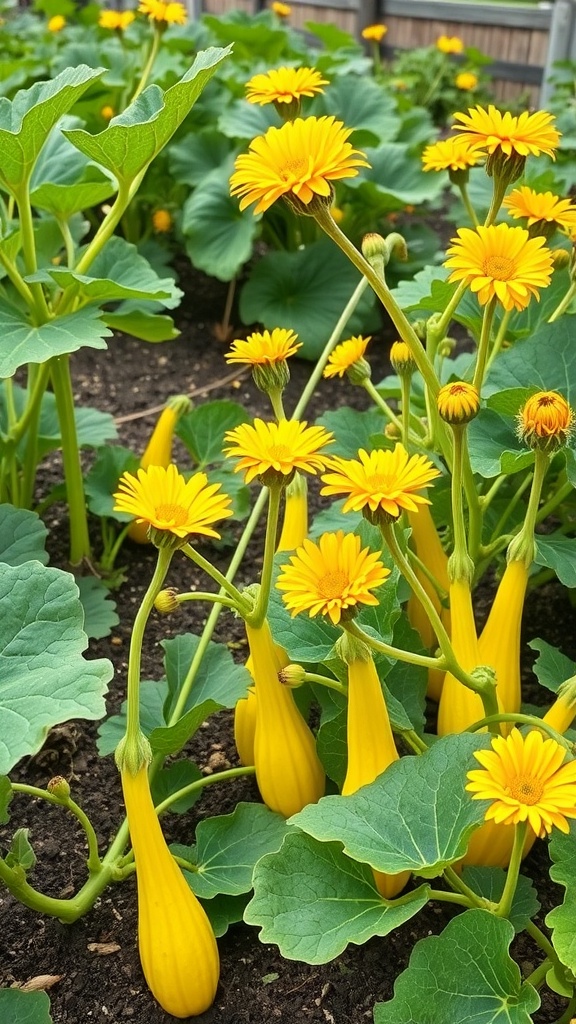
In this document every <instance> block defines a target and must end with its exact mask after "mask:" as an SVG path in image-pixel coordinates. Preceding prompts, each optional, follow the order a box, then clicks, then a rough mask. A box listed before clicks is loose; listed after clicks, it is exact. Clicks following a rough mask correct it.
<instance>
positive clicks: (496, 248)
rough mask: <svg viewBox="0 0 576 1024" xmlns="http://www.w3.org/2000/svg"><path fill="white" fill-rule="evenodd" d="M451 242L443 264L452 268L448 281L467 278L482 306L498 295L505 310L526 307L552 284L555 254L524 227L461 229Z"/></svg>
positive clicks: (506, 226)
mask: <svg viewBox="0 0 576 1024" xmlns="http://www.w3.org/2000/svg"><path fill="white" fill-rule="evenodd" d="M452 241H453V242H454V243H455V244H454V245H453V246H452V247H451V248H450V249H448V250H447V255H448V256H449V257H450V259H447V260H446V261H445V264H444V265H445V266H446V267H451V268H453V270H452V273H451V274H450V277H449V278H448V280H449V281H466V283H467V284H468V285H469V287H470V289H471V290H472V291H473V292H476V293H477V294H478V301H479V302H480V303H481V305H485V304H486V303H487V302H489V300H490V299H492V298H494V297H496V298H497V299H498V300H499V301H500V302H501V303H502V305H503V306H504V309H508V310H511V309H518V310H520V309H525V308H526V306H527V305H528V303H529V302H530V299H531V298H532V296H535V297H536V299H539V297H540V296H539V292H538V289H539V288H546V286H547V285H549V284H550V278H551V276H552V266H553V261H552V254H551V252H550V250H549V249H547V248H546V246H545V244H544V239H543V238H530V237H529V235H528V232H527V231H525V230H524V228H511V227H509V225H508V224H496V225H492V226H491V227H479V228H477V229H476V230H472V229H471V228H459V229H458V237H457V238H453V239H452Z"/></svg>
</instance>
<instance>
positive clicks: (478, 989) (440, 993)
mask: <svg viewBox="0 0 576 1024" xmlns="http://www.w3.org/2000/svg"><path fill="white" fill-rule="evenodd" d="M513 938H514V929H513V927H512V925H511V924H510V922H509V921H504V920H503V919H502V918H498V917H494V915H493V914H490V913H489V912H488V911H487V910H467V911H466V913H464V914H460V916H459V917H456V918H454V920H453V921H450V923H449V924H448V925H447V926H446V928H445V929H444V931H443V932H442V934H441V935H433V936H431V937H430V938H428V939H421V940H420V941H419V942H417V943H416V945H415V946H414V949H413V951H412V955H411V957H410V963H409V965H408V967H407V968H406V970H405V971H403V972H402V974H401V975H400V977H399V978H398V979H397V981H396V984H395V985H394V998H393V999H391V1000H389V1002H387V1003H377V1004H376V1006H375V1008H374V1024H414V1022H415V1021H418V1024H447V1021H450V1024H530V1021H531V1020H532V1016H531V1014H532V1013H533V1012H534V1011H535V1010H537V1009H538V1007H539V1006H540V998H539V996H538V993H537V992H536V990H535V989H534V988H532V986H531V985H528V984H527V983H526V982H522V977H521V975H520V968H519V967H518V964H517V963H515V962H514V960H512V957H511V956H510V953H509V952H508V950H509V946H510V943H511V942H512V939H513Z"/></svg>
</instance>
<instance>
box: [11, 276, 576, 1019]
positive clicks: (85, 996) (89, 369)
mask: <svg viewBox="0 0 576 1024" xmlns="http://www.w3.org/2000/svg"><path fill="white" fill-rule="evenodd" d="M184 286H185V287H187V299H186V303H185V305H184V307H183V308H182V310H181V311H180V312H179V314H178V317H179V323H180V327H181V329H182V335H181V337H180V338H179V339H178V340H177V341H175V342H171V343H167V344H165V345H158V346H151V345H150V346H149V345H146V344H145V343H140V342H137V341H135V340H133V339H129V338H124V337H122V338H114V339H113V340H112V342H111V343H110V347H109V352H108V353H106V354H104V353H100V352H93V351H91V350H84V351H82V352H80V353H78V354H77V355H76V356H75V357H74V362H73V365H74V380H75V395H76V400H77V401H78V402H79V403H83V404H90V405H94V406H96V407H98V408H100V409H102V410H108V411H111V412H112V413H113V414H114V415H115V416H117V417H123V416H126V415H127V414H130V413H133V412H137V411H141V410H146V409H149V408H151V407H154V406H157V405H159V404H161V403H162V402H163V401H164V400H165V399H166V398H167V397H168V396H169V395H170V394H174V393H175V392H190V391H195V390H197V389H198V388H200V387H204V386H206V385H207V384H209V383H211V382H214V381H218V380H220V379H221V378H223V377H226V376H228V370H227V368H226V365H225V363H224V360H223V352H224V350H225V348H224V345H223V344H222V343H220V342H217V341H215V340H214V338H213V335H212V333H211V329H210V327H211V324H212V322H213V321H215V320H218V319H219V318H220V316H221V313H222V310H223V307H224V301H225V294H226V288H225V286H224V285H219V284H218V283H217V282H214V281H208V280H207V279H205V278H203V277H202V276H201V275H199V274H194V275H193V277H192V276H190V280H189V281H184ZM385 336H386V332H383V333H382V336H381V337H380V338H378V339H376V343H375V344H373V346H372V363H373V369H374V377H375V379H376V380H378V379H379V378H380V377H381V376H383V375H384V373H385V372H386V371H387V361H386V349H387V347H388V346H387V344H385ZM389 340H390V338H389V337H388V341H389ZM309 371H310V367H309V366H308V365H307V364H304V363H298V361H297V362H296V365H295V368H294V371H293V383H292V385H291V386H290V391H289V395H291V396H292V395H293V396H294V401H295V400H296V398H297V396H298V395H299V394H300V391H301V388H302V386H303V384H304V382H305V381H306V379H307V376H308V373H309ZM208 397H210V398H215V397H229V398H233V399H235V400H237V401H241V402H246V404H247V405H248V407H249V409H250V410H251V411H252V412H255V413H260V414H264V415H267V410H266V406H265V404H264V400H263V396H261V395H260V394H259V393H258V392H257V391H256V389H255V387H254V386H253V385H252V382H251V381H250V380H248V379H246V378H244V379H243V380H242V382H241V383H240V385H239V386H238V382H236V383H235V384H233V383H228V384H226V385H224V386H222V387H219V388H216V389H215V390H212V391H211V392H210V394H209V396H208ZM343 404H350V405H354V406H355V407H356V408H363V407H366V405H367V399H365V396H364V392H362V391H361V390H360V389H358V388H356V389H352V388H351V386H350V385H346V384H345V383H342V382H340V381H336V382H327V381H324V382H323V383H322V385H321V386H320V387H319V389H318V394H317V395H316V396H315V399H314V401H313V403H312V406H311V408H310V410H309V418H313V417H314V416H316V415H318V414H319V413H321V412H322V411H323V410H324V409H325V408H327V407H330V406H332V407H334V406H335V405H343ZM153 419H154V417H153V416H150V417H148V418H143V419H136V420H129V421H126V422H123V423H122V424H121V427H120V440H121V443H123V444H126V445H127V446H129V447H132V448H134V449H135V450H137V451H140V450H142V448H143V446H144V442H145V438H146V435H147V433H148V430H149V427H150V425H151V424H152V422H153ZM52 519H53V524H52V525H53V530H52V533H51V538H50V542H49V543H50V550H51V555H52V564H55V565H61V566H63V567H65V550H66V539H65V529H64V525H63V523H64V516H63V514H62V512H61V514H60V519H61V520H62V522H61V523H60V525H58V515H57V514H56V515H53V516H52ZM238 529H240V528H239V527H238ZM95 543H97V537H96V533H95ZM258 551H259V547H258V544H255V546H254V549H253V555H252V557H251V559H250V562H251V571H252V573H254V571H255V566H256V568H257V563H258ZM220 557H221V559H222V566H225V565H226V559H227V555H226V552H223V553H222V555H221V556H220ZM121 562H122V563H123V564H126V573H127V582H126V583H124V585H123V586H122V587H121V588H120V590H119V591H118V592H117V593H116V594H115V597H116V600H117V602H118V612H119V615H120V622H121V625H119V626H118V627H117V628H115V629H114V631H113V635H112V636H111V637H108V638H106V639H104V640H101V641H98V642H94V643H92V644H91V652H92V655H93V656H95V657H109V658H110V659H111V660H112V661H113V662H114V664H115V666H116V675H115V678H114V680H113V682H112V684H111V687H110V695H109V710H110V711H111V712H115V711H117V710H118V708H119V705H120V703H121V701H122V699H123V697H124V695H125V673H126V664H127V653H128V645H129V639H130V632H131V623H132V621H133V618H134V614H135V612H136V608H137V607H138V603H139V600H140V597H141V595H142V593H143V591H144V589H145V588H146V586H147V584H148V582H149V579H150V576H151V573H152V567H153V563H154V553H153V551H151V550H149V549H147V548H141V547H136V546H130V545H126V546H125V548H124V550H123V552H122V556H121ZM185 580H186V581H187V582H188V583H189V582H190V567H189V563H188V562H186V560H185V559H182V560H178V559H175V562H174V563H173V569H172V570H171V575H170V579H169V582H170V583H171V584H173V585H174V586H177V587H178V586H179V584H182V585H183V584H184V582H185ZM185 589H189V586H185ZM185 609H186V610H185V612H183V615H182V617H179V618H178V619H177V620H176V621H175V620H173V619H171V618H168V619H165V618H162V619H161V618H159V617H153V618H152V620H151V622H150V624H149V629H148V630H147V634H146V640H145V649H144V652H143V676H144V677H145V678H146V677H148V678H159V677H160V675H161V652H160V651H159V648H158V643H159V641H160V640H162V639H164V638H166V637H169V636H172V635H174V634H175V633H176V632H181V631H182V630H192V631H197V632H200V630H201V628H202V625H203V621H204V620H203V614H205V613H204V612H203V611H202V610H200V609H197V608H196V606H195V605H191V604H188V605H186V606H185ZM525 635H526V639H530V638H532V637H535V636H540V637H543V638H544V639H546V640H548V642H550V643H552V644H555V645H556V646H559V647H562V649H563V650H564V652H565V653H566V654H568V655H571V656H572V657H574V656H576V641H575V637H574V628H573V611H572V609H571V607H570V604H569V602H568V601H567V600H566V594H565V591H563V590H562V588H560V587H559V586H557V585H555V584H549V585H547V586H546V587H545V588H543V589H541V590H540V591H538V592H537V593H534V594H532V595H530V597H529V599H528V602H527V609H526V619H525ZM240 636H241V632H240V631H239V629H238V626H237V625H236V624H235V623H234V622H233V620H232V619H231V618H230V616H223V617H222V619H221V620H220V625H219V628H218V631H217V634H216V636H215V639H221V640H224V641H229V640H230V639H231V638H234V637H236V638H237V639H240ZM526 672H527V675H528V674H529V665H528V664H527V666H526ZM231 722H232V716H231V713H229V712H222V713H220V714H219V715H217V716H214V717H213V718H212V719H211V720H210V723H209V725H208V726H207V727H205V728H202V729H201V730H200V731H199V733H198V734H197V736H196V737H195V739H194V741H193V743H192V744H191V746H190V755H191V757H193V759H194V760H195V761H196V762H197V763H198V764H199V765H200V766H201V768H202V769H203V770H205V771H207V772H209V771H211V770H213V769H214V767H215V766H217V767H219V768H221V767H227V766H229V765H235V764H237V763H238V762H237V757H236V753H235V749H234V744H233V739H232V727H231ZM96 728H97V726H96V724H93V723H77V724H72V725H66V726H62V727H59V728H57V729H55V730H53V731H52V733H51V734H50V736H49V738H48V741H47V743H46V746H45V748H44V749H43V751H42V752H41V753H40V754H39V755H37V756H36V757H35V758H33V759H32V760H29V761H28V762H27V763H25V764H24V765H23V766H20V768H19V777H21V778H22V779H25V780H26V781H27V782H29V783H31V784H36V785H40V786H45V785H46V782H47V781H48V779H49V778H50V777H52V776H53V775H55V774H62V775H65V776H66V777H67V778H69V779H71V781H72V784H73V791H74V796H75V798H76V799H77V800H78V801H79V802H80V803H81V804H82V805H83V806H84V807H85V808H86V810H87V812H88V813H89V815H90V817H91V820H92V822H93V824H94V826H95V828H96V831H97V834H98V835H99V837H100V838H101V843H102V849H104V848H105V847H106V844H107V843H108V841H109V839H110V838H111V837H112V836H113V834H114V832H115V830H116V828H117V827H118V824H119V822H120V820H121V818H122V814H123V808H122V802H121V794H120V786H119V779H118V773H117V771H116V768H115V767H114V764H113V761H112V759H111V758H106V759H104V760H102V759H100V758H99V757H98V755H97V752H96V748H95V736H96ZM240 799H242V800H248V801H253V800H258V793H257V790H256V787H255V784H254V783H253V781H252V780H250V779H240V780H237V781H236V782H235V783H233V784H228V785H226V786H224V785H223V786H219V787H209V788H208V789H207V790H206V791H205V795H204V796H203V797H202V799H201V801H200V802H199V803H198V804H197V805H196V807H195V808H194V809H193V811H192V812H190V813H189V814H186V815H168V816H167V817H166V818H165V819H164V828H165V830H166V834H167V837H168V839H169V840H170V841H181V842H190V840H191V837H192V835H193V831H194V826H195V823H196V822H197V821H198V820H199V819H200V818H202V817H205V816H210V815H212V814H216V813H226V812H229V811H231V810H232V809H233V807H234V806H235V804H236V802H237V801H238V800H240ZM40 804H41V806H40ZM12 822H13V823H14V822H15V823H17V825H26V826H28V827H30V829H31V839H32V842H33V844H34V848H35V851H36V854H37V856H38V865H37V868H36V869H35V872H34V877H33V881H34V884H36V885H37V886H38V887H39V888H42V889H44V891H46V892H47V893H50V894H52V895H59V896H61V895H70V894H71V893H72V892H73V890H74V887H77V886H78V885H79V884H81V882H82V880H83V877H84V876H83V859H84V858H85V848H84V844H83V840H82V835H81V834H80V833H79V830H77V829H76V828H75V827H74V825H73V824H71V823H70V820H69V818H68V816H66V815H65V814H63V813H62V812H60V811H59V810H58V809H54V808H50V807H48V806H47V805H46V804H45V803H42V802H41V801H30V800H29V799H27V798H26V799H25V798H20V797H18V798H16V799H15V800H14V802H13V817H12ZM14 827H15V826H14ZM9 834H10V831H9V829H4V830H3V831H2V833H1V835H2V836H3V837H4V841H6V839H7V837H8V835H9ZM526 870H527V871H528V872H529V873H530V874H531V875H532V876H533V877H534V879H535V880H536V883H537V888H538V891H539V893H540V898H541V901H542V904H543V907H544V909H545V910H548V909H550V908H551V907H552V906H555V905H556V904H557V903H558V902H559V901H560V899H561V891H560V890H558V889H557V887H556V886H554V885H552V883H550V881H549V880H548V879H547V858H546V849H545V845H544V844H542V843H540V844H537V845H536V847H535V849H534V851H533V853H532V855H531V856H530V858H529V860H528V861H527V863H526ZM1 897H2V898H1V899H0V984H2V985H10V984H12V983H13V982H19V983H22V982H25V981H27V980H28V979H30V978H33V977H35V976H37V975H44V974H47V975H60V976H61V977H60V980H59V981H57V983H56V984H55V985H54V986H53V987H52V988H51V990H50V998H51V1003H52V1015H53V1019H54V1022H55V1024H85V1022H88V1021H91V1022H94V1024H123V1022H124V1021H127V1020H132V1021H134V1024H168V1022H169V1021H171V1020H173V1019H174V1018H172V1017H169V1016H168V1015H167V1014H166V1013H165V1012H164V1011H163V1010H161V1009H160V1007H158V1006H157V1005H156V1003H155V1002H154V1000H153V999H152V997H151V995H150V993H149V991H148V989H147V987H146V984H145V982H144V979H143V976H142V972H141V969H140V964H139V959H138V952H137V948H136V899H135V887H134V881H133V880H130V881H128V882H126V883H124V884H122V885H117V886H115V887H113V888H111V889H109V890H108V891H107V892H106V893H105V894H104V895H103V897H102V898H101V899H100V900H99V901H98V903H97V904H96V906H95V907H94V909H93V910H92V911H91V912H90V913H89V914H88V915H87V916H86V917H85V918H84V919H83V920H81V921H79V922H77V923H76V924H74V925H72V926H66V925H62V924H60V923H59V922H58V921H55V920H52V919H44V918H40V917H39V916H37V915H36V914H35V913H33V912H32V911H29V910H27V909H26V908H24V907H22V906H21V905H19V904H18V903H16V902H15V901H14V900H13V899H12V897H10V896H9V895H8V894H6V893H5V892H2V893H1ZM449 916H450V911H446V910H445V909H444V907H439V906H438V905H431V906H429V907H428V908H427V909H426V910H425V911H424V912H423V913H421V914H420V915H419V916H418V917H417V918H415V919H413V920H412V921H410V922H409V923H407V924H406V925H405V926H404V927H403V928H401V929H399V930H398V931H397V932H396V933H394V934H393V935H391V936H389V937H387V938H386V939H374V940H372V941H370V942H369V943H367V944H366V945H365V946H363V947H355V946H351V947H350V948H349V949H348V950H346V952H345V953H344V954H342V956H340V957H338V958H337V959H336V960H335V961H334V962H333V963H331V964H328V965H326V966H321V967H311V966H307V965H305V964H300V963H294V962H290V961H285V960H282V959H281V957H280V956H279V954H278V951H277V949H276V947H274V946H268V945H262V944H261V943H260V942H259V940H258V936H257V933H256V931H255V930H254V929H249V928H248V927H246V926H244V925H235V926H233V927H232V928H231V929H230V930H229V932H228V934H227V935H225V936H224V937H223V938H222V939H220V940H219V947H220V954H221V959H222V976H221V983H220V987H219V989H218V994H217V998H216V1002H215V1004H214V1007H213V1008H212V1009H211V1010H210V1011H209V1012H207V1013H206V1014H204V1015H203V1016H202V1017H201V1018H198V1019H199V1020H201V1021H202V1022H204V1024H213V1022H214V1024H215V1022H216V1021H218V1022H219V1024H269V1022H270V1021H275V1020H279V1021H285V1022H288V1021H295V1022H308V1021H310V1022H322V1024H363V1022H365V1021H367V1020H368V1021H369V1020H371V1019H372V1009H373V1006H374V1003H375V1002H378V1001H382V1000H386V999H389V998H391V996H392V992H393V982H394V979H395V978H396V976H397V975H398V973H399V972H400V971H401V970H402V969H403V968H404V967H405V966H406V964H407V961H408V958H409V955H410V950H411V948H412V946H413V943H414V941H415V940H416V939H417V938H422V937H425V936H427V935H430V934H435V933H438V932H440V931H441V930H442V928H443V926H444V925H445V923H446V921H447V920H448V917H449ZM542 921H543V915H542V919H541V921H540V923H542ZM516 953H517V957H518V960H519V963H520V965H521V968H522V970H523V973H529V972H530V971H531V970H532V969H533V967H535V966H536V965H537V964H538V963H539V961H540V959H541V956H540V954H539V952H538V950H537V949H536V948H535V947H534V946H533V945H532V943H531V942H530V941H528V940H524V939H520V940H519V941H518V942H517V948H516ZM564 1006H565V1002H564V1001H563V1000H560V999H558V998H557V997H555V996H551V995H545V996H544V1003H543V1007H542V1009H541V1011H539V1013H538V1014H536V1016H535V1018H534V1019H535V1021H537V1022H538V1024H548V1022H552V1021H554V1020H556V1018H557V1017H558V1016H559V1015H560V1013H561V1012H562V1009H563V1007H564ZM3 1024H12V1022H3ZM446 1024H450V1022H449V1021H446Z"/></svg>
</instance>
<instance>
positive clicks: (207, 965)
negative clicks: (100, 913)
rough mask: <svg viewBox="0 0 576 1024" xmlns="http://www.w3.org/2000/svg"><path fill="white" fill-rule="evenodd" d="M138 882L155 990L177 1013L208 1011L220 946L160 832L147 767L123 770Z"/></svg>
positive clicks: (141, 936)
mask: <svg viewBox="0 0 576 1024" xmlns="http://www.w3.org/2000/svg"><path fill="white" fill-rule="evenodd" d="M122 790H123V793H124V803H125V805H126V813H127V815H128V825H129V827H130V838H131V840H132V849H133V851H134V862H135V865H136V879H137V883H138V948H139V952H140V962H141V964H142V970H143V971H144V977H145V978H146V982H147V985H148V987H149V989H150V991H151V992H152V995H153V996H154V998H155V999H156V1000H157V1002H158V1003H159V1004H160V1006H161V1007H162V1008H163V1009H164V1010H166V1013H170V1014H172V1016H173V1017H195V1016H197V1015H198V1014H200V1013H204V1011H205V1010H207V1009H208V1008H209V1007H210V1006H211V1005H212V1003H213V1002H214V997H215V995H216V988H217V986H218V978H219V975H220V961H219V957H218V947H217V945H216V939H215V938H214V932H213V931H212V926H211V924H210V921H209V920H208V918H207V916H206V913H205V911H204V909H203V907H202V906H201V904H200V903H199V901H198V900H197V898H196V896H195V895H194V893H193V892H192V890H191V888H190V886H189V885H188V883H187V882H186V879H185V878H184V875H183V874H182V872H181V870H180V868H179V867H178V865H177V864H176V861H175V860H174V858H173V856H172V854H171V853H170V850H169V849H168V846H167V845H166V841H165V839H164V836H163V834H162V829H161V827H160V822H159V821H158V816H157V814H156V811H155V810H154V804H153V802H152V797H151V795H150V786H149V783H148V772H147V769H146V767H143V768H141V769H140V771H139V772H138V773H137V774H136V775H132V774H131V773H130V772H129V771H128V770H127V769H126V770H124V771H123V772H122Z"/></svg>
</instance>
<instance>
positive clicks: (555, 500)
mask: <svg viewBox="0 0 576 1024" xmlns="http://www.w3.org/2000/svg"><path fill="white" fill-rule="evenodd" d="M573 490H574V487H573V485H572V484H571V483H570V481H569V480H567V481H566V483H564V484H562V485H561V487H559V488H558V490H557V491H556V493H555V494H553V495H552V497H551V498H550V499H549V500H548V501H546V502H545V503H544V504H543V505H541V506H540V509H539V510H538V513H537V515H536V523H542V522H544V520H545V519H547V518H548V516H549V515H550V514H551V512H554V510H555V509H556V508H557V507H558V505H560V504H561V503H562V502H563V501H564V498H567V497H568V495H569V494H572V491H573Z"/></svg>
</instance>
